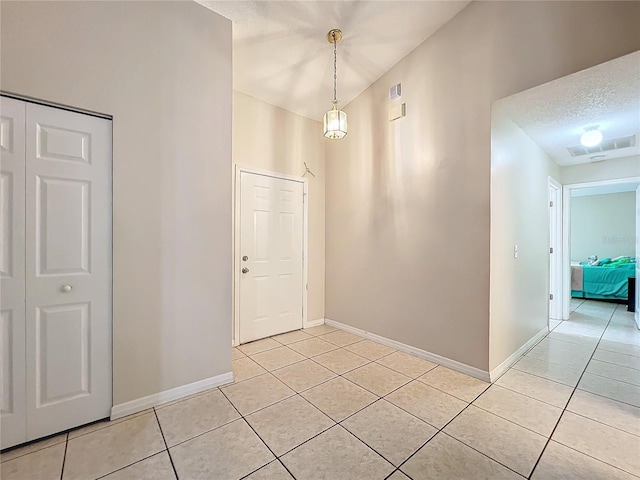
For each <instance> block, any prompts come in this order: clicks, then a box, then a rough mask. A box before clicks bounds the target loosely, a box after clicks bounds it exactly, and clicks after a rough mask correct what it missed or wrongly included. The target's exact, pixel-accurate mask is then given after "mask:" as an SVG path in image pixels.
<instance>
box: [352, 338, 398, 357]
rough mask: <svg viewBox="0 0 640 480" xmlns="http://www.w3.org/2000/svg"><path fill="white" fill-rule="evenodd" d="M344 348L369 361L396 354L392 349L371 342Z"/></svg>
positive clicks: (365, 341)
mask: <svg viewBox="0 0 640 480" xmlns="http://www.w3.org/2000/svg"><path fill="white" fill-rule="evenodd" d="M344 348H346V349H347V350H349V351H350V352H353V353H355V354H356V355H360V356H361V357H364V358H368V359H369V360H378V359H380V358H382V357H384V356H386V355H389V354H391V353H394V352H397V350H396V349H394V348H391V347H387V346H386V345H382V344H381V343H376V342H372V341H371V340H363V341H362V342H358V343H353V344H351V345H347V346H346V347H344Z"/></svg>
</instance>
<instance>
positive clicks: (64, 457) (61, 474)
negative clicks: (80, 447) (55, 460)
mask: <svg viewBox="0 0 640 480" xmlns="http://www.w3.org/2000/svg"><path fill="white" fill-rule="evenodd" d="M56 445H58V444H56ZM68 447H69V432H67V435H66V437H65V442H64V455H63V456H62V469H61V470H60V480H62V477H63V476H64V465H65V463H66V462H67V448H68Z"/></svg>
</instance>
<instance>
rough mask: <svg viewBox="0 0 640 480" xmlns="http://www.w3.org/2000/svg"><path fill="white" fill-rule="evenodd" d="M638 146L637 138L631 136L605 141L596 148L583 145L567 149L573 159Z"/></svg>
mask: <svg viewBox="0 0 640 480" xmlns="http://www.w3.org/2000/svg"><path fill="white" fill-rule="evenodd" d="M635 144H636V136H635V135H629V136H626V137H620V138H613V139H611V140H603V141H602V143H601V144H600V145H598V146H596V147H584V146H582V145H574V146H573V147H567V150H568V151H569V154H570V155H571V156H572V157H580V156H582V155H590V154H593V153H601V152H610V151H612V150H618V149H620V148H628V147H633V146H635Z"/></svg>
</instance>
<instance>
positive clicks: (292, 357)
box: [251, 347, 305, 371]
mask: <svg viewBox="0 0 640 480" xmlns="http://www.w3.org/2000/svg"><path fill="white" fill-rule="evenodd" d="M251 359H252V360H253V361H255V362H256V363H258V364H259V365H260V366H261V367H263V368H266V369H267V370H269V371H271V370H275V369H277V368H282V367H286V366H287V365H291V364H292V363H296V362H300V361H302V360H304V359H305V357H303V356H302V355H300V354H299V353H298V352H295V351H293V350H291V349H290V348H288V347H280V348H274V349H273V350H267V351H266V352H260V353H256V354H255V355H251Z"/></svg>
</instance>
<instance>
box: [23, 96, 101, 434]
mask: <svg viewBox="0 0 640 480" xmlns="http://www.w3.org/2000/svg"><path fill="white" fill-rule="evenodd" d="M26 159H27V160H26V163H27V169H26V199H27V200H26V212H27V215H26V281H27V292H26V299H27V301H26V323H27V330H26V332H27V333H26V337H27V338H26V358H27V361H26V368H27V372H26V385H27V389H26V390H27V437H28V438H29V439H33V438H38V437H42V436H44V435H48V434H51V433H55V432H58V431H61V430H65V429H68V428H71V427H74V426H77V425H82V424H84V423H88V422H91V421H94V420H97V419H100V418H104V417H107V416H109V414H110V409H111V403H112V402H111V382H112V380H111V201H110V199H111V194H110V192H111V185H110V183H111V181H110V178H111V122H110V121H108V120H104V119H100V118H96V117H92V116H88V115H82V114H79V113H73V112H68V111H65V110H60V109H55V108H49V107H44V106H40V105H34V104H27V116H26Z"/></svg>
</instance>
